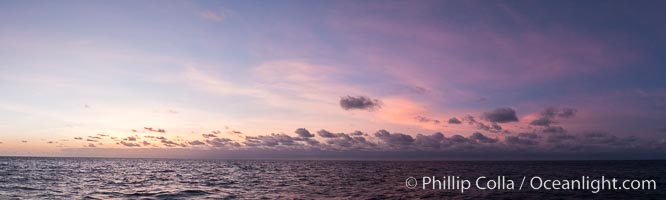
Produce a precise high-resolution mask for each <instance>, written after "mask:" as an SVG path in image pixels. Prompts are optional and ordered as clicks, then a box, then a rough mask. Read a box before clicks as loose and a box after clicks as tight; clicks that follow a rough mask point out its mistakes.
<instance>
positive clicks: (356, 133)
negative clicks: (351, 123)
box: [350, 131, 364, 136]
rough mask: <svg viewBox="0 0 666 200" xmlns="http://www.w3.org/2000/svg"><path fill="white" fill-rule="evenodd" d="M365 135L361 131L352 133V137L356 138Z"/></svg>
mask: <svg viewBox="0 0 666 200" xmlns="http://www.w3.org/2000/svg"><path fill="white" fill-rule="evenodd" d="M363 134H364V133H363V132H361V131H354V132H352V133H350V135H354V136H360V135H363Z"/></svg>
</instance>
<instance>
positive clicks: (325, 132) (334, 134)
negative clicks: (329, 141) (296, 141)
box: [317, 129, 344, 138]
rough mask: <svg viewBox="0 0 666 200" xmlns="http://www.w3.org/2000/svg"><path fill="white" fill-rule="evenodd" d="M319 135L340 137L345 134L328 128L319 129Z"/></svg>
mask: <svg viewBox="0 0 666 200" xmlns="http://www.w3.org/2000/svg"><path fill="white" fill-rule="evenodd" d="M317 135H319V136H321V137H323V138H335V137H340V136H343V135H344V134H343V133H331V132H329V131H327V130H324V129H321V130H319V131H317Z"/></svg>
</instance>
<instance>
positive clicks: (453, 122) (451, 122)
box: [449, 117, 462, 124]
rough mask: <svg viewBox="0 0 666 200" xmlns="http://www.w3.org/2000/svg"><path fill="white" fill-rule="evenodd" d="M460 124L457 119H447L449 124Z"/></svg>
mask: <svg viewBox="0 0 666 200" xmlns="http://www.w3.org/2000/svg"><path fill="white" fill-rule="evenodd" d="M461 123H462V122H461V121H460V120H459V119H458V118H455V117H452V118H451V119H449V124H461Z"/></svg>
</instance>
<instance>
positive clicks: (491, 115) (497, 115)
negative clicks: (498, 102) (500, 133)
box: [483, 108, 518, 123]
mask: <svg viewBox="0 0 666 200" xmlns="http://www.w3.org/2000/svg"><path fill="white" fill-rule="evenodd" d="M483 118H484V119H485V120H488V121H489V122H494V123H507V122H517V121H518V116H516V111H515V110H513V109H512V108H497V109H495V110H493V111H490V112H486V113H483Z"/></svg>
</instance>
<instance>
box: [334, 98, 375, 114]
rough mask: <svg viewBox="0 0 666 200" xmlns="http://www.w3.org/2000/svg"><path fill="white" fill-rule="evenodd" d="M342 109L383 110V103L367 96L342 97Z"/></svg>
mask: <svg viewBox="0 0 666 200" xmlns="http://www.w3.org/2000/svg"><path fill="white" fill-rule="evenodd" d="M340 107H342V109H344V110H353V109H358V110H368V111H373V110H377V109H379V108H381V101H380V100H378V99H372V98H370V97H366V96H355V97H354V96H346V97H340Z"/></svg>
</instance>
